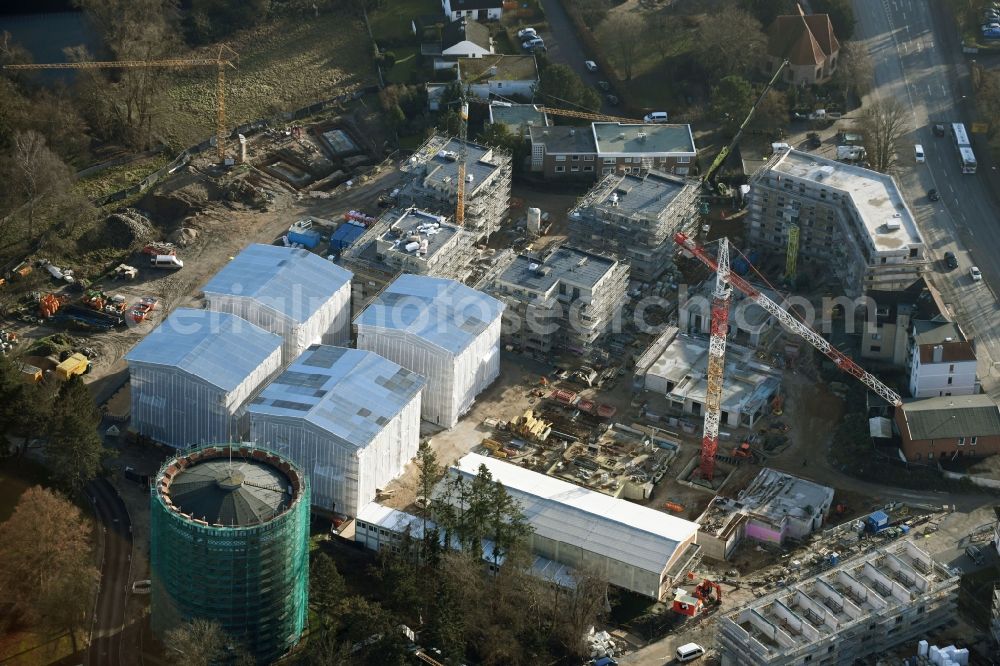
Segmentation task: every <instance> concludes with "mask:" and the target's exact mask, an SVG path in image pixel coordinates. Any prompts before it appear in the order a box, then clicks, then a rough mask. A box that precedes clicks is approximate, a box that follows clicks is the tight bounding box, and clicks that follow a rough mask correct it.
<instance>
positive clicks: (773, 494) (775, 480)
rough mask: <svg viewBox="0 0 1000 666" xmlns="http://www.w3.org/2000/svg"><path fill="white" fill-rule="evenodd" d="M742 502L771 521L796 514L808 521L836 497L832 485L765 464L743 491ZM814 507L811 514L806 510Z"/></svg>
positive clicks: (795, 515) (740, 497)
mask: <svg viewBox="0 0 1000 666" xmlns="http://www.w3.org/2000/svg"><path fill="white" fill-rule="evenodd" d="M738 499H739V503H740V504H742V505H743V506H744V507H745V508H746V509H747V510H748V511H750V512H751V513H754V514H758V515H761V516H766V517H767V518H769V519H771V520H775V521H778V520H781V519H782V518H784V517H785V516H793V517H795V518H800V519H803V520H809V519H811V518H812V517H813V514H814V513H815V512H818V511H820V510H821V509H822V507H823V505H824V504H828V503H829V502H831V501H832V500H833V488H829V487H827V486H822V485H820V484H818V483H814V482H812V481H809V480H807V479H802V478H799V477H797V476H792V475H791V474H786V473H784V472H779V471H777V470H774V469H770V468H768V467H765V468H764V469H762V470H761V471H760V473H759V474H758V475H757V476H756V477H754V479H753V480H752V481H751V482H750V484H749V485H748V486H747V487H746V488H744V489H743V490H742V491H740V494H739V497H738ZM807 507H812V513H810V512H809V511H807V510H806V508H807Z"/></svg>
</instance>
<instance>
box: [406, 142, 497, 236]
mask: <svg viewBox="0 0 1000 666" xmlns="http://www.w3.org/2000/svg"><path fill="white" fill-rule="evenodd" d="M461 152H462V145H461V143H460V140H459V139H456V138H451V137H446V136H441V135H440V134H435V135H434V136H432V137H431V138H429V139H428V140H427V141H425V142H424V144H423V145H422V146H420V148H418V149H417V150H416V151H415V152H414V153H413V155H412V156H411V157H410V158H408V159H407V160H406V161H404V162H403V163H402V164H401V165H400V169H401V170H402V171H403V172H404V173H406V174H408V175H409V176H410V177H411V178H410V181H409V182H408V183H407V184H406V185H404V186H403V187H402V188H400V191H399V202H400V203H401V204H403V205H411V206H419V207H420V208H423V209H425V210H428V211H431V212H434V213H440V214H442V215H454V213H455V207H456V206H457V201H458V173H459V163H458V162H459V157H460V154H461ZM465 152H466V169H465V181H466V182H465V221H464V226H465V228H466V229H467V230H469V231H471V232H474V233H475V234H476V237H477V238H481V237H483V236H490V235H491V234H493V233H494V232H496V230H497V229H499V228H500V223H501V222H502V221H503V219H504V218H505V217H506V215H507V210H508V208H509V207H510V182H511V161H510V155H508V154H507V153H505V152H503V151H502V150H497V149H496V148H490V147H488V146H480V145H478V144H475V143H472V142H468V141H467V142H466V143H465Z"/></svg>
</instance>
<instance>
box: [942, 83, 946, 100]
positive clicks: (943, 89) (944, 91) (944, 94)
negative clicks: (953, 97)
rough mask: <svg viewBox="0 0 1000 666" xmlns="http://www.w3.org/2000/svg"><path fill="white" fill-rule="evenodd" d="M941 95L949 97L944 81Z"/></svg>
mask: <svg viewBox="0 0 1000 666" xmlns="http://www.w3.org/2000/svg"><path fill="white" fill-rule="evenodd" d="M941 96H942V97H947V96H948V90H947V89H946V88H945V87H944V84H943V83H942V84H941Z"/></svg>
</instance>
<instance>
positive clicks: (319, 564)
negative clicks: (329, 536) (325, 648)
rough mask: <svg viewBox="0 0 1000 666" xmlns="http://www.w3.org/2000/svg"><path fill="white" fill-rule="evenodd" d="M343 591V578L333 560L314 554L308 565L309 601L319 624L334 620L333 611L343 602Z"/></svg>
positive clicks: (326, 556) (324, 555) (323, 555)
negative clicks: (318, 619)
mask: <svg viewBox="0 0 1000 666" xmlns="http://www.w3.org/2000/svg"><path fill="white" fill-rule="evenodd" d="M344 590H345V586H344V577H343V576H341V575H340V572H339V571H338V570H337V565H336V564H334V562H333V559H332V558H331V557H330V556H329V555H327V554H326V553H323V552H318V553H316V554H315V556H314V559H313V561H312V563H311V564H310V565H309V601H310V603H311V604H312V607H313V608H314V609H315V610H316V613H317V614H318V615H319V616H320V621H321V622H323V623H327V622H331V621H333V620H335V618H336V614H335V612H334V611H335V610H336V608H337V607H338V606H339V605H340V604H341V602H343V600H344Z"/></svg>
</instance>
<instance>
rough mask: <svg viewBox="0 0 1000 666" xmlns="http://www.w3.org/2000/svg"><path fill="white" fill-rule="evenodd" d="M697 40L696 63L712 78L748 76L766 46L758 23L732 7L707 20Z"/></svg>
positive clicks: (712, 15) (703, 23) (714, 14)
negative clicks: (737, 75) (747, 73)
mask: <svg viewBox="0 0 1000 666" xmlns="http://www.w3.org/2000/svg"><path fill="white" fill-rule="evenodd" d="M697 39H698V44H699V45H700V46H699V47H698V48H697V50H696V54H695V55H696V57H697V60H698V62H700V63H701V66H702V67H703V68H704V70H705V71H706V72H707V73H708V74H709V75H710V76H712V77H715V78H722V77H724V76H728V75H730V74H744V73H746V72H749V71H750V70H752V69H753V68H754V67H756V66H757V64H758V63H759V62H760V61H761V59H762V57H763V55H764V47H765V45H766V44H767V40H766V39H765V37H764V33H763V32H761V27H760V22H759V21H758V20H757V19H755V18H754V17H753V16H751V15H750V14H748V13H747V12H745V11H743V10H742V9H738V8H736V7H731V6H730V7H726V8H724V9H723V10H722V11H720V12H717V13H713V14H709V15H708V16H706V17H705V19H704V20H703V21H702V22H701V25H700V26H699V27H698V37H697Z"/></svg>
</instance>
